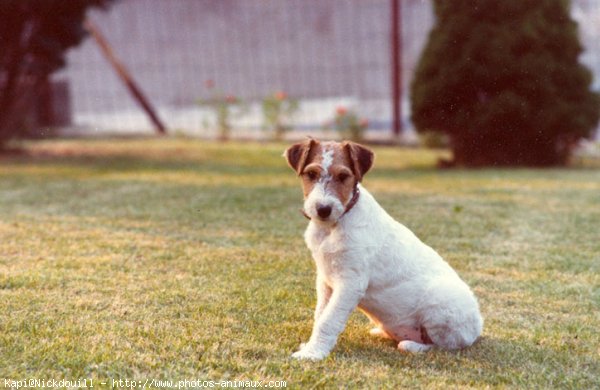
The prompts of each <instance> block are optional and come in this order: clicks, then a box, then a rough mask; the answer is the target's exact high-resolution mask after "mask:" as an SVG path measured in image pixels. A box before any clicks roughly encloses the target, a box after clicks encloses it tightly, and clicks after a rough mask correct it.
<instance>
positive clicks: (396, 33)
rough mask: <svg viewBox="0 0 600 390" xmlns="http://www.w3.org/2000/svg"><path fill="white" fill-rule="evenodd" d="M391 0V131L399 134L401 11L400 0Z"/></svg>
mask: <svg viewBox="0 0 600 390" xmlns="http://www.w3.org/2000/svg"><path fill="white" fill-rule="evenodd" d="M390 1H391V14H392V20H391V23H392V26H391V27H392V28H391V36H390V41H391V48H392V51H391V55H392V61H391V65H392V67H391V68H392V69H391V72H392V131H393V133H394V136H399V135H400V133H401V131H402V13H401V8H400V7H401V5H400V1H401V0H390Z"/></svg>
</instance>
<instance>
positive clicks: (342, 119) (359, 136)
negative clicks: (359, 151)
mask: <svg viewBox="0 0 600 390" xmlns="http://www.w3.org/2000/svg"><path fill="white" fill-rule="evenodd" d="M326 127H329V124H327V125H326ZM368 127H369V121H368V120H367V119H366V118H359V116H358V115H357V114H356V113H355V112H354V111H353V110H350V109H348V108H346V107H344V106H339V107H337V108H336V109H335V117H334V118H333V128H334V129H335V130H336V131H337V132H339V133H340V134H341V135H342V137H344V138H347V139H350V140H352V141H356V142H360V141H362V140H363V138H364V133H365V131H366V130H367V128H368Z"/></svg>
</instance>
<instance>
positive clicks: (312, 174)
mask: <svg viewBox="0 0 600 390" xmlns="http://www.w3.org/2000/svg"><path fill="white" fill-rule="evenodd" d="M318 176H319V175H318V174H317V172H315V171H308V172H306V177H308V179H309V180H310V181H315V180H317V177H318Z"/></svg>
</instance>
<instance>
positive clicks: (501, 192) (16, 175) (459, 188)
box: [0, 139, 600, 389]
mask: <svg viewBox="0 0 600 390" xmlns="http://www.w3.org/2000/svg"><path fill="white" fill-rule="evenodd" d="M284 147H285V145H283V144H253V143H227V144H219V143H209V142H201V141H196V140H187V139H164V140H158V139H151V140H85V141H82V140H66V141H45V142H38V143H32V144H28V145H27V148H28V150H29V152H30V154H29V155H28V156H12V157H1V158H0V387H3V386H5V382H4V378H8V379H12V380H23V379H31V378H38V379H45V380H51V379H55V380H59V379H69V380H74V379H84V378H90V379H94V386H95V387H98V388H103V385H100V382H108V383H109V384H110V383H111V382H110V380H112V379H122V380H125V379H128V380H141V381H144V383H145V381H146V380H147V379H149V380H152V379H162V380H171V381H173V382H176V381H178V380H185V379H187V380H196V379H201V380H265V381H269V380H284V381H287V388H339V387H361V388H373V389H379V388H401V387H407V388H410V387H425V388H447V387H458V386H460V387H473V388H486V387H492V388H495V387H500V388H504V387H527V388H579V389H588V388H598V387H600V357H599V356H600V349H599V348H600V336H599V335H598V324H599V323H600V314H599V312H600V310H599V306H600V288H599V286H600V272H599V271H600V233H599V232H600V204H599V203H600V202H599V201H600V170H599V169H594V168H591V167H589V166H587V167H576V168H570V169H547V170H533V169H519V170H450V171H448V170H446V171H439V170H436V169H435V168H434V164H435V160H436V159H437V157H438V156H439V154H440V153H442V152H432V151H425V150H418V149H402V148H391V147H376V148H375V152H376V155H377V157H376V162H375V166H374V169H373V171H372V172H371V173H369V174H368V175H367V176H366V178H365V181H364V184H365V186H366V187H367V188H369V190H370V191H371V192H372V193H373V194H374V195H375V196H376V198H377V199H378V200H379V202H380V203H381V204H382V205H383V206H384V207H385V208H386V209H387V210H388V212H389V213H390V214H391V215H392V216H394V217H395V218H396V219H398V220H400V221H401V222H402V223H404V224H405V225H406V226H408V227H409V228H410V229H412V230H413V231H414V232H415V233H416V234H417V235H418V236H420V237H421V239H423V240H424V241H425V242H426V243H428V244H430V245H431V246H433V247H434V248H436V249H437V250H438V252H440V254H442V256H443V257H445V258H446V259H447V260H448V262H449V263H450V264H451V265H452V266H453V267H454V268H455V269H456V270H457V271H458V273H459V274H460V275H461V276H462V277H463V279H465V281H467V283H469V284H470V285H471V286H472V288H473V289H474V291H475V293H476V295H477V296H478V298H479V302H480V305H481V309H482V313H483V316H484V318H485V326H484V332H483V337H482V338H481V339H480V341H478V342H477V343H476V344H475V345H474V346H472V347H471V348H468V349H466V350H463V351H459V352H444V351H439V350H434V351H432V352H430V353H427V354H422V355H407V354H402V353H400V352H398V351H397V350H396V349H395V346H394V344H393V343H392V342H390V341H386V340H381V339H376V338H372V337H370V336H369V335H368V329H369V326H368V322H367V320H366V319H365V318H364V317H363V316H362V315H361V314H360V313H355V314H353V315H352V317H351V319H350V322H349V323H348V326H347V328H346V330H345V331H344V333H343V334H342V336H341V337H340V339H339V341H338V344H337V346H336V347H335V349H334V351H333V353H332V355H331V356H330V357H329V358H327V359H326V360H324V361H322V362H317V363H312V362H304V361H301V362H298V361H293V360H291V359H290V354H291V353H292V352H293V351H295V350H296V349H297V348H298V345H299V344H300V342H302V341H305V340H306V339H307V338H308V337H309V335H310V330H311V326H312V310H313V305H314V301H315V293H314V290H313V284H314V265H313V263H312V259H311V258H310V254H309V252H308V250H307V249H306V247H305V245H304V242H303V239H302V233H303V231H304V228H305V226H306V220H305V219H304V218H303V217H302V215H301V214H300V213H299V211H298V210H299V207H300V205H301V191H300V187H299V183H298V182H297V178H296V177H295V175H294V173H293V172H292V171H291V170H290V169H289V168H288V167H287V166H286V164H285V161H284V159H283V158H282V157H281V153H282V151H283V149H284ZM107 386H108V385H107Z"/></svg>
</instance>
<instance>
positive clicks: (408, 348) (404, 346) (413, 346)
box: [398, 340, 433, 353]
mask: <svg viewBox="0 0 600 390" xmlns="http://www.w3.org/2000/svg"><path fill="white" fill-rule="evenodd" d="M431 348H433V345H432V344H421V343H417V342H416V341H411V340H403V341H400V342H399V343H398V349H399V350H400V351H402V352H410V353H421V352H427V351H429V350H430V349H431Z"/></svg>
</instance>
